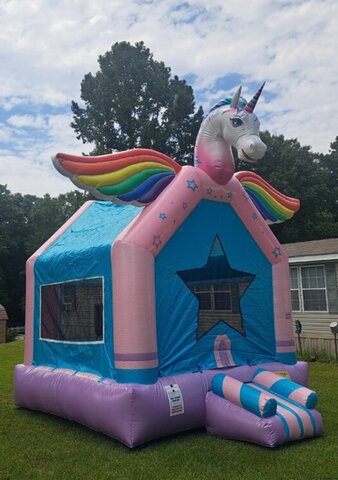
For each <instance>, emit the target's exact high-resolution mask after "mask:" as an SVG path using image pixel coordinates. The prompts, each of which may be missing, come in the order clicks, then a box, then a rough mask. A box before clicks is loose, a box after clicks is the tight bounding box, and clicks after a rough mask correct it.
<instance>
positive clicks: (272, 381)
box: [15, 86, 323, 447]
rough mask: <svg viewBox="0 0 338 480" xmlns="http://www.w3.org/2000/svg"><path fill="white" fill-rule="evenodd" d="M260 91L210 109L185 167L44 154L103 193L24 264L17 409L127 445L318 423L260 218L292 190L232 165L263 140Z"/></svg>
mask: <svg viewBox="0 0 338 480" xmlns="http://www.w3.org/2000/svg"><path fill="white" fill-rule="evenodd" d="M262 89H263V86H262V87H261V88H260V89H259V90H258V91H257V93H256V94H255V95H254V97H253V98H252V99H251V100H250V101H249V102H246V101H245V99H244V98H243V97H241V89H240V88H239V89H238V90H237V92H236V93H235V95H234V96H233V97H231V98H226V99H225V100H222V101H220V102H219V103H217V104H216V105H215V106H213V107H212V108H211V110H210V112H209V113H208V115H207V116H206V118H205V120H204V121H203V123H202V125H201V127H200V131H199V133H198V136H197V139H196V146H195V165H194V166H184V167H181V166H180V165H178V164H177V163H176V162H175V161H173V160H172V159H171V158H169V157H168V156H166V155H164V154H162V153H160V152H156V151H153V150H148V149H138V148H137V149H134V150H129V151H125V152H118V153H113V154H110V155H104V156H99V157H82V156H74V155H68V154H62V153H59V154H57V155H56V157H55V158H53V162H54V165H55V167H56V169H57V170H58V171H59V172H60V173H61V174H63V175H65V176H67V177H69V178H70V179H71V181H72V182H73V183H74V184H75V185H76V186H78V187H80V188H84V189H87V190H89V191H90V192H91V193H92V194H93V196H94V197H95V198H97V199H98V201H89V202H87V203H86V204H85V205H83V207H82V208H80V210H79V211H78V212H77V213H76V214H75V215H74V216H73V217H72V218H70V219H69V220H68V221H67V222H66V224H65V225H63V227H61V228H60V229H59V230H58V231H57V232H56V233H55V235H53V237H52V238H50V239H49V240H48V241H47V242H46V243H45V244H44V245H43V246H42V247H41V248H40V249H39V250H38V251H37V252H36V253H35V254H34V255H33V256H32V257H31V258H30V259H29V260H28V262H27V302H26V337H25V359H24V364H22V365H17V366H16V369H15V402H16V404H17V405H18V406H20V407H25V408H30V409H33V410H40V411H42V412H46V413H50V414H53V415H59V416H61V417H64V418H66V419H69V420H72V421H76V422H79V423H81V424H84V425H86V426H88V427H90V428H92V429H94V430H97V431H99V432H103V433H105V434H107V435H109V436H111V437H113V438H115V439H117V440H119V441H120V442H122V443H124V444H125V445H127V446H129V447H135V446H137V445H140V444H143V443H145V442H147V441H150V440H152V439H155V438H158V437H161V436H165V435H169V434H173V433H177V432H181V431H184V430H188V429H193V428H200V427H203V426H205V427H206V429H207V432H208V433H209V434H211V435H216V436H218V437H221V438H226V439H234V440H241V441H248V442H253V443H256V444H259V445H263V446H267V447H274V446H277V445H281V444H285V443H287V442H290V441H293V440H299V439H303V438H306V437H313V436H317V435H320V434H322V432H323V426H322V419H321V416H320V414H319V413H318V411H317V410H316V409H315V406H316V403H317V394H316V393H315V392H313V391H311V390H310V389H308V388H307V387H306V385H307V364H306V363H304V362H297V360H296V354H295V343H294V335H293V324H292V312H291V299H290V285H289V268H288V258H287V255H286V253H285V251H284V250H283V248H282V246H281V245H280V244H279V242H278V240H277V239H276V238H275V236H274V235H273V233H272V232H271V230H270V228H269V224H271V223H275V222H282V221H285V220H287V219H289V218H291V217H292V215H293V214H294V213H295V212H296V211H297V210H298V208H299V201H298V200H296V199H293V198H289V197H286V196H285V195H283V194H281V193H279V192H278V191H276V190H275V189H274V188H273V187H271V186H270V185H269V184H268V183H266V182H265V181H264V180H263V179H262V178H260V177H259V176H258V175H256V174H254V173H251V172H237V173H235V169H234V161H233V156H232V151H231V148H232V147H234V148H236V150H237V152H238V156H239V158H240V159H242V160H246V161H248V162H255V161H257V160H259V159H260V158H262V157H263V156H264V153H265V151H266V146H265V144H264V143H263V142H262V140H261V139H260V137H259V121H258V119H257V117H256V115H255V113H254V108H255V106H256V103H257V101H258V98H259V96H260V94H261V91H262Z"/></svg>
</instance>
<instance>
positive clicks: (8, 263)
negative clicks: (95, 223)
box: [0, 185, 88, 323]
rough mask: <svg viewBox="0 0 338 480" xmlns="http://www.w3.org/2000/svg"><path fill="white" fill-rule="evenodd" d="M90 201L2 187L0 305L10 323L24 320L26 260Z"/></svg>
mask: <svg viewBox="0 0 338 480" xmlns="http://www.w3.org/2000/svg"><path fill="white" fill-rule="evenodd" d="M87 198H88V196H87V195H86V194H83V193H80V192H78V191H76V192H70V193H66V194H62V195H59V196H58V197H57V198H52V197H50V196H49V195H45V196H44V197H43V198H38V197H36V196H34V195H21V194H19V193H16V194H12V193H11V192H10V191H9V190H8V189H7V188H6V186H5V185H0V304H2V305H4V306H5V308H6V310H7V313H8V315H9V319H10V321H11V323H22V322H23V319H24V293H25V263H26V260H27V259H28V258H29V257H30V256H31V255H32V254H33V253H34V251H36V250H37V249H38V248H39V247H40V246H41V245H42V244H43V243H44V242H45V241H46V240H47V239H48V238H49V237H51V235H53V234H54V233H55V231H56V230H57V229H58V228H59V227H60V226H61V225H63V223H64V222H65V221H66V220H68V218H69V217H70V216H71V215H72V214H73V213H74V212H75V211H76V210H77V209H78V208H79V207H80V206H81V205H82V204H83V203H84V201H85V200H87Z"/></svg>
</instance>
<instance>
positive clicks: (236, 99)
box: [230, 85, 242, 108]
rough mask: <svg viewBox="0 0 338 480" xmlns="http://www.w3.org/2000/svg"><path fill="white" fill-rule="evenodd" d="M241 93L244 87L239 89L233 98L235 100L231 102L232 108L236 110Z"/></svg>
mask: <svg viewBox="0 0 338 480" xmlns="http://www.w3.org/2000/svg"><path fill="white" fill-rule="evenodd" d="M241 91H242V85H240V86H239V87H238V89H237V92H236V93H235V95H234V96H233V98H232V100H231V104H230V107H231V108H236V107H237V103H238V100H239V97H240V96H241Z"/></svg>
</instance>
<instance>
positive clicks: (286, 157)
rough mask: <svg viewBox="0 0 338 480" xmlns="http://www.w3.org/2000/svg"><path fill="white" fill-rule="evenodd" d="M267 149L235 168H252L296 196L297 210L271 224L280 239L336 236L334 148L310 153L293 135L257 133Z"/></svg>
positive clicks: (337, 173)
mask: <svg viewBox="0 0 338 480" xmlns="http://www.w3.org/2000/svg"><path fill="white" fill-rule="evenodd" d="M261 137H262V140H263V141H264V143H266V145H267V147H268V148H267V152H266V154H265V156H264V158H263V159H262V160H260V161H259V162H257V164H254V165H252V164H247V163H244V162H238V169H240V170H252V171H254V172H256V173H257V174H258V175H261V176H262V177H263V178H264V179H265V180H266V181H267V182H269V183H270V184H271V185H272V186H273V187H274V188H276V189H277V190H279V191H280V192H282V193H284V194H285V195H289V196H291V197H295V198H298V199H300V202H301V206H300V210H299V212H297V213H296V215H295V216H294V217H293V218H292V219H291V220H288V221H287V222H285V223H282V224H279V225H275V226H272V230H273V231H274V233H275V235H276V236H277V238H278V239H279V240H280V241H281V242H282V243H287V242H297V241H306V240H319V239H322V238H335V237H338V222H337V219H338V212H337V198H338V188H337V176H338V151H337V149H336V148H335V147H337V146H338V142H336V143H334V144H332V146H331V147H332V151H331V153H330V154H328V155H326V156H323V155H319V154H314V153H312V152H311V151H310V147H307V146H301V145H300V143H299V142H298V140H297V139H285V138H284V136H283V135H278V136H277V135H271V134H270V133H269V132H263V133H262V134H261Z"/></svg>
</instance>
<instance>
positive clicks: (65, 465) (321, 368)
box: [0, 341, 338, 480]
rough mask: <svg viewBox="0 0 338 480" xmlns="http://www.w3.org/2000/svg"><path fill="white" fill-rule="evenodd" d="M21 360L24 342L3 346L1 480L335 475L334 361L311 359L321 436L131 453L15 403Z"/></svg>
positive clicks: (195, 437) (186, 439) (162, 445)
mask: <svg viewBox="0 0 338 480" xmlns="http://www.w3.org/2000/svg"><path fill="white" fill-rule="evenodd" d="M22 359H23V342H22V341H17V342H13V343H9V344H6V345H0V387H1V390H0V480H26V479H34V480H35V479H41V480H48V479H57V480H65V479H72V480H83V479H91V480H105V479H133V480H143V479H150V480H152V479H159V480H164V479H173V480H176V479H185V480H189V479H210V480H212V479H229V480H256V479H257V480H258V479H259V480H279V479H288V480H300V479H304V480H325V479H327V480H337V479H338V366H337V364H335V365H330V364H323V363H322V364H321V363H312V364H310V386H311V387H312V388H313V389H314V390H316V391H317V392H318V393H319V397H320V401H319V411H320V412H321V413H322V415H323V418H324V428H325V435H324V436H323V437H320V438H315V439H310V440H305V441H302V442H297V443H292V444H288V445H286V446H283V447H279V448H277V449H274V450H270V449H266V448H262V447H259V446H256V445H250V444H245V443H241V442H234V441H227V440H220V439H217V438H214V437H209V436H208V435H207V434H206V433H205V431H204V430H198V431H192V432H188V433H182V434H178V435H175V436H171V437H167V438H164V439H160V440H154V441H153V442H151V443H148V444H146V445H145V446H143V447H140V448H137V449H135V450H129V449H128V448H127V447H124V446H123V445H121V444H120V443H118V442H117V441H114V440H112V439H111V438H108V437H106V436H104V435H101V434H99V433H96V432H93V431H91V430H89V429H87V428H85V427H83V426H81V425H78V424H76V423H72V422H69V421H66V420H63V419H61V418H58V417H53V416H51V415H46V414H43V413H39V412H32V411H29V410H25V409H19V408H16V407H15V406H14V401H13V369H14V366H15V365H16V364H17V363H21V362H22Z"/></svg>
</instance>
